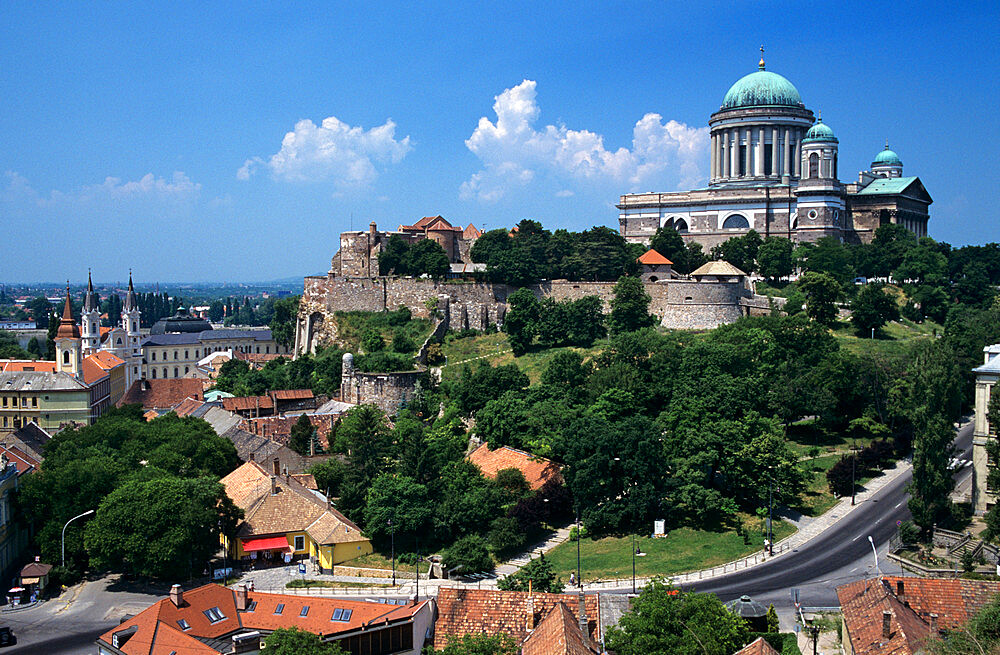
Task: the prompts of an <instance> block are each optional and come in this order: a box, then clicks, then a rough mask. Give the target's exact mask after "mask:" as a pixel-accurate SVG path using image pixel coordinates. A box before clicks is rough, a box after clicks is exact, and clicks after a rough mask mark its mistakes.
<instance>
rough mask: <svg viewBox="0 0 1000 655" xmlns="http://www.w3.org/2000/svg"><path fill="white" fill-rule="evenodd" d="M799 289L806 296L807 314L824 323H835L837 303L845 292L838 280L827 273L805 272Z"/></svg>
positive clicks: (800, 279) (799, 283)
mask: <svg viewBox="0 0 1000 655" xmlns="http://www.w3.org/2000/svg"><path fill="white" fill-rule="evenodd" d="M798 288H799V290H800V291H801V292H802V293H803V295H805V297H806V315H808V316H809V318H811V319H813V320H814V321H816V322H818V323H822V324H823V325H833V324H834V323H835V322H836V320H837V305H836V303H837V302H838V301H839V300H840V299H841V298H842V297H843V295H844V293H843V290H842V289H841V286H840V284H839V283H838V282H837V280H836V279H835V278H833V277H831V276H829V275H827V274H825V273H814V272H812V271H809V272H806V273H803V274H802V276H801V277H800V278H799V282H798Z"/></svg>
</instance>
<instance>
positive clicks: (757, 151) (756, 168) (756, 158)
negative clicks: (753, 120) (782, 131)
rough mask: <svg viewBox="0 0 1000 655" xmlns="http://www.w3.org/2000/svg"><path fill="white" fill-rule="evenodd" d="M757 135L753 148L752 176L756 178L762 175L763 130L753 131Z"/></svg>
mask: <svg viewBox="0 0 1000 655" xmlns="http://www.w3.org/2000/svg"><path fill="white" fill-rule="evenodd" d="M753 131H754V132H756V133H757V143H756V144H754V148H753V174H754V175H755V176H756V177H761V176H762V175H764V128H763V127H758V128H757V129H756V130H753Z"/></svg>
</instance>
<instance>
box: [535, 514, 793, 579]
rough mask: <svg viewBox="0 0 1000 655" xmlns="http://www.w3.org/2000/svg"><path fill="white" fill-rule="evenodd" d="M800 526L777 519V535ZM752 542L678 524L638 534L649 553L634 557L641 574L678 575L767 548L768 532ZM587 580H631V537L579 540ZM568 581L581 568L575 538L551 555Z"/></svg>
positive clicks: (639, 542)
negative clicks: (656, 535) (661, 532)
mask: <svg viewBox="0 0 1000 655" xmlns="http://www.w3.org/2000/svg"><path fill="white" fill-rule="evenodd" d="M794 531H795V528H793V527H792V525H791V524H789V523H785V522H784V521H775V523H774V539H775V542H778V541H780V540H782V539H784V538H785V537H787V536H788V535H790V534H792V532H794ZM751 541H752V543H751V544H749V545H747V544H745V543H744V541H743V537H740V536H739V535H737V534H736V532H733V531H729V532H710V531H708V530H695V529H692V528H678V529H676V530H672V531H671V532H670V534H668V535H667V536H666V537H664V538H662V539H652V538H650V537H646V536H643V537H636V539H635V543H636V546H637V547H638V548H639V549H640V550H641V551H642V552H644V553H646V555H645V556H644V557H637V558H636V560H635V567H636V575H638V576H640V577H646V576H652V575H664V576H668V575H674V574H677V573H684V572H686V571H696V570H699V569H706V568H710V567H713V566H718V565H720V564H724V563H726V562H730V561H732V560H735V559H738V558H740V557H742V556H744V555H749V554H750V553H753V552H756V551H758V550H760V549H761V548H762V547H763V543H764V539H763V536H762V535H761V534H760V533H759V532H758V533H757V534H755V535H753V538H752V540H751ZM580 548H581V560H582V569H583V579H584V581H585V582H592V581H595V580H610V579H613V578H627V577H630V576H631V575H632V538H631V537H604V538H601V539H590V538H586V537H585V538H584V539H583V541H582V542H581V544H580ZM545 558H546V559H548V560H549V561H550V562H551V563H552V566H553V568H554V569H555V570H556V572H557V574H558V575H560V576H562V579H563V581H564V582H565V581H566V580H569V574H570V573H571V572H573V573H575V572H576V542H575V541H567V542H566V543H563V544H560V545H559V546H557V547H556V548H554V549H553V550H551V551H550V552H549V553H548V554H547V555H546V556H545Z"/></svg>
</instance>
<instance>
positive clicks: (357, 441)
mask: <svg viewBox="0 0 1000 655" xmlns="http://www.w3.org/2000/svg"><path fill="white" fill-rule="evenodd" d="M390 436H391V435H390V432H389V425H388V422H387V420H386V416H385V413H384V412H382V410H381V409H379V408H378V407H376V406H375V405H358V406H357V407H354V408H352V409H350V410H349V411H348V412H347V413H346V414H344V416H343V418H341V420H340V427H339V428H338V429H337V442H336V447H335V450H336V451H337V452H341V453H347V463H348V466H347V471H346V473H345V474H344V480H343V481H342V482H341V485H340V487H341V492H340V499H339V500H338V502H337V506H338V508H339V509H340V511H342V512H344V513H345V514H347V515H348V516H349V517H352V518H355V519H357V520H359V521H361V520H362V518H363V517H362V513H361V512H362V509H363V508H364V504H365V496H366V494H367V493H368V489H370V488H371V485H372V483H373V482H374V481H375V478H377V477H378V476H379V475H380V474H381V473H383V472H385V471H386V470H388V468H389V464H390V457H391V456H392V442H391V439H390Z"/></svg>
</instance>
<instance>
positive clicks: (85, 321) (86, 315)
mask: <svg viewBox="0 0 1000 655" xmlns="http://www.w3.org/2000/svg"><path fill="white" fill-rule="evenodd" d="M80 323H81V324H82V325H83V354H84V355H92V354H93V353H95V352H97V349H98V348H100V346H101V303H100V300H98V298H97V294H96V293H94V281H93V279H92V278H91V275H90V269H87V293H86V294H85V295H84V297H83V315H82V316H81V317H80Z"/></svg>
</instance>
